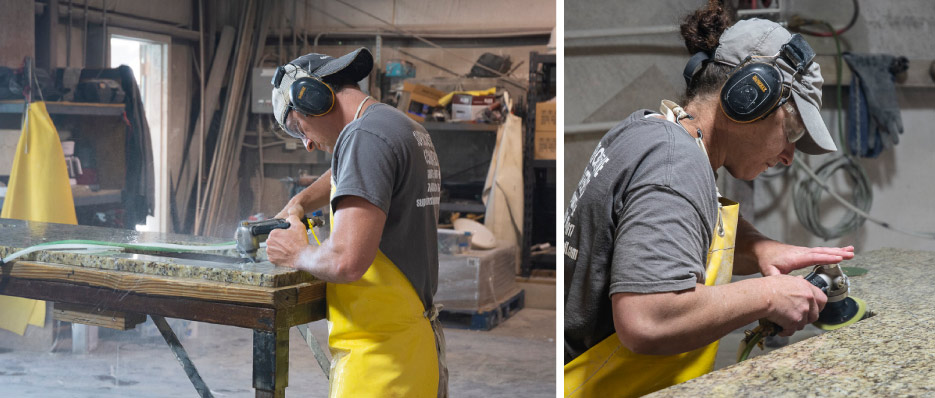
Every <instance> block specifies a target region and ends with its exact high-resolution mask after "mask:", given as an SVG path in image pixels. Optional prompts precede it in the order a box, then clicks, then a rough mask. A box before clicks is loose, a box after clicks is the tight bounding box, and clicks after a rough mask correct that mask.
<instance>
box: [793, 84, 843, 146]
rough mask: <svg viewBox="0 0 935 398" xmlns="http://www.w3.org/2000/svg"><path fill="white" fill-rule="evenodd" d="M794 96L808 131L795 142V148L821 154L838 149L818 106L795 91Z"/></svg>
mask: <svg viewBox="0 0 935 398" xmlns="http://www.w3.org/2000/svg"><path fill="white" fill-rule="evenodd" d="M792 97H793V98H794V99H795V106H796V108H798V110H799V114H801V115H802V122H804V123H805V130H806V131H807V132H808V134H805V135H804V136H803V137H802V138H801V139H799V140H798V141H797V142H796V143H795V149H798V150H800V151H802V152H805V153H807V154H809V155H821V154H825V153H831V152H834V151H837V150H838V147H837V146H836V145H834V139H832V138H831V133H830V132H829V131H828V126H825V122H824V120H822V119H821V113H819V112H818V107H816V106H815V105H814V104H812V103H811V102H809V101H808V100H806V99H804V98H802V97H800V96H799V94H798V93H796V92H795V91H793V92H792Z"/></svg>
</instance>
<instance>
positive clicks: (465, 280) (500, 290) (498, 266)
mask: <svg viewBox="0 0 935 398" xmlns="http://www.w3.org/2000/svg"><path fill="white" fill-rule="evenodd" d="M516 250H517V248H516V246H515V245H512V244H509V243H507V242H503V241H500V242H498V244H497V247H496V248H494V249H491V250H471V251H468V252H466V253H464V254H440V255H439V256H438V292H436V293H435V303H436V304H442V305H443V306H444V309H445V310H469V311H480V310H482V309H484V308H489V307H491V306H493V305H495V304H497V303H499V302H502V301H504V300H506V299H509V298H510V297H513V296H515V295H516V294H517V293H519V291H520V289H519V286H517V285H516V276H515V275H514V270H515V262H516Z"/></svg>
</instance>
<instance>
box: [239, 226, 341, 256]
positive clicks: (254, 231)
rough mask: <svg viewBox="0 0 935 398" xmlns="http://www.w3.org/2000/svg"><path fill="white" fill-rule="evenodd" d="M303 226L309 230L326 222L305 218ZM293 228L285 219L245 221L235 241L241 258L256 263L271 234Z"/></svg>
mask: <svg viewBox="0 0 935 398" xmlns="http://www.w3.org/2000/svg"><path fill="white" fill-rule="evenodd" d="M301 221H302V225H305V229H306V230H309V229H312V228H313V227H318V226H321V225H324V224H325V222H324V220H322V219H321V218H319V217H315V216H312V217H305V216H303V217H302V219H301ZM290 226H291V224H289V220H286V219H284V218H271V219H269V220H263V221H254V222H248V221H244V222H242V223H241V224H240V226H239V227H237V231H236V232H234V241H235V242H237V251H238V252H240V256H241V257H243V258H248V259H250V260H252V261H253V262H256V252H257V250H259V249H260V243H262V242H265V241H266V238H268V237H269V233H270V232H272V231H273V230H274V229H288V228H289V227H290Z"/></svg>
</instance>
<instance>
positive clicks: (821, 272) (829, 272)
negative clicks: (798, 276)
mask: <svg viewBox="0 0 935 398" xmlns="http://www.w3.org/2000/svg"><path fill="white" fill-rule="evenodd" d="M805 280H807V281H808V282H809V283H811V284H812V285H815V287H817V288H819V289H821V291H822V292H823V293H825V295H827V296H828V302H827V303H826V304H825V308H824V309H822V310H821V312H820V313H818V320H817V321H815V322H812V325H815V326H816V327H818V328H819V329H822V330H834V329H838V328H842V327H844V326H847V325H850V324H853V323H856V322H857V321H859V320H861V319H864V318H869V317H870V316H873V313H872V312H870V311H867V303H865V302H864V301H863V300H861V299H859V298H857V297H852V296H849V295H848V288H849V286H850V282H849V281H848V279H847V275H845V274H844V271H842V270H841V267H840V266H838V264H829V265H816V266H815V268H814V269H812V272H810V273H809V274H808V275H806V276H805Z"/></svg>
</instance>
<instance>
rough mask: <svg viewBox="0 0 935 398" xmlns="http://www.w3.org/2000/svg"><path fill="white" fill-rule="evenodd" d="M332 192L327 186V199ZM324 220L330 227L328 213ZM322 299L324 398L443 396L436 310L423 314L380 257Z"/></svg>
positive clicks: (416, 300) (393, 267) (329, 288)
mask: <svg viewBox="0 0 935 398" xmlns="http://www.w3.org/2000/svg"><path fill="white" fill-rule="evenodd" d="M334 192H335V187H334V184H332V186H331V196H332V198H333V196H334ZM330 218H331V225H334V211H333V209H332V212H331V214H330ZM326 298H327V302H328V322H329V323H328V329H329V330H328V346H329V348H330V350H331V356H332V361H331V388H330V393H329V397H436V396H447V370H446V369H445V366H444V362H443V361H444V335H442V334H441V333H442V332H441V327H440V326H437V327H434V326H436V325H437V322H438V321H437V311H436V310H435V309H434V308H433V309H432V310H430V311H425V309H424V306H423V304H422V300H421V299H420V298H419V296H418V294H416V291H415V289H413V287H412V284H411V283H410V282H409V280H408V279H407V278H406V276H405V275H403V273H402V272H401V271H400V270H399V268H398V267H397V266H396V265H394V264H393V262H392V261H390V259H389V258H387V257H386V255H384V254H383V252H380V251H378V252H377V256H376V258H375V259H374V260H373V264H371V265H370V268H369V269H368V270H367V272H366V273H364V276H363V277H362V278H360V280H358V281H356V282H353V283H346V284H343V283H342V284H338V283H328V284H327V287H326ZM439 369H441V372H440V371H439Z"/></svg>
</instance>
